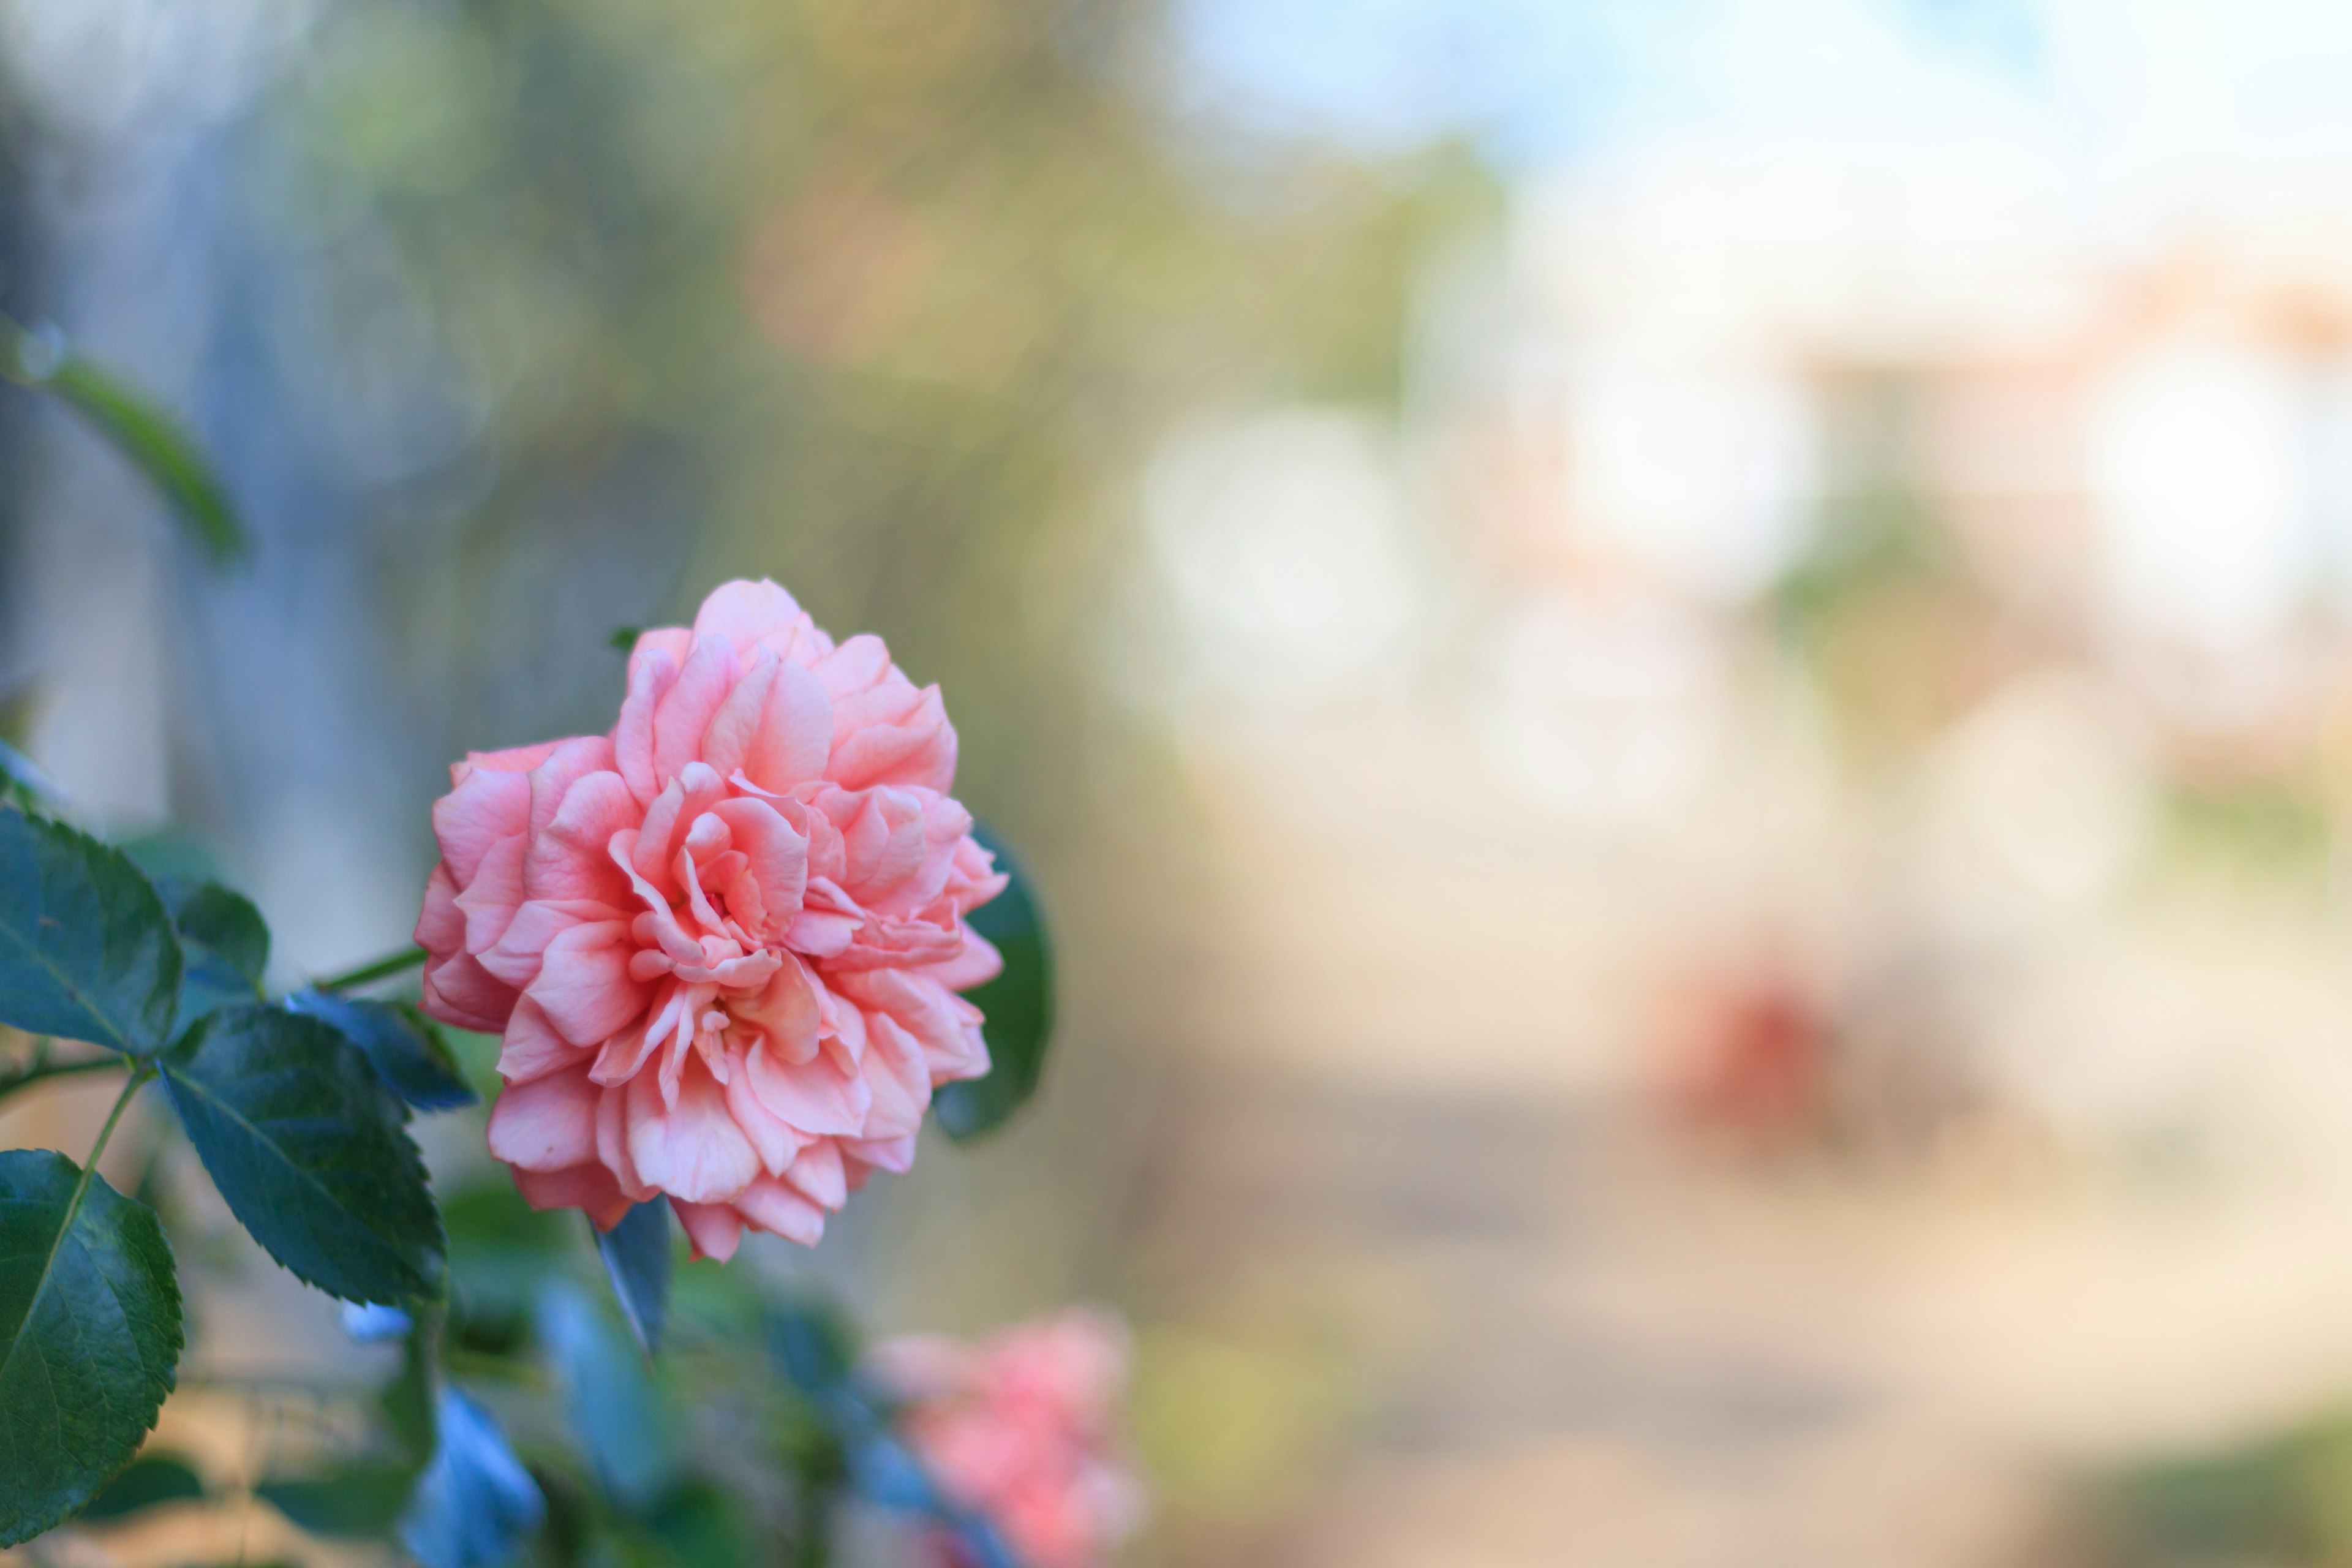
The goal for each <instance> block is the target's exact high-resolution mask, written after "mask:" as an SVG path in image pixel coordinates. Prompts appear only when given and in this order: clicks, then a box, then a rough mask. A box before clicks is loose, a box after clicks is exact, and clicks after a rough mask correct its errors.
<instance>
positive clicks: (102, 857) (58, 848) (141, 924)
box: [0, 806, 181, 1056]
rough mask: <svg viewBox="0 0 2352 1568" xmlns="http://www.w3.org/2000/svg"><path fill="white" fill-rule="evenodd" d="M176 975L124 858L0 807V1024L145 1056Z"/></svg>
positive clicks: (157, 1035) (161, 916) (159, 913)
mask: <svg viewBox="0 0 2352 1568" xmlns="http://www.w3.org/2000/svg"><path fill="white" fill-rule="evenodd" d="M180 967H181V960H180V943H179V939H178V938H177V937H175V936H173V932H172V920H171V916H170V914H169V913H168V912H167V911H166V910H164V908H163V900H162V899H161V898H159V897H157V896H156V892H155V889H153V888H152V886H150V885H149V883H148V881H147V879H146V878H145V877H144V876H142V875H141V874H140V871H139V868H138V867H136V866H134V865H132V864H131V861H130V859H129V858H127V857H125V856H124V855H123V854H122V853H121V851H120V850H117V849H111V848H109V847H107V846H105V845H103V844H100V842H99V841H98V840H97V839H95V838H92V837H89V835H88V834H86V833H78V832H76V831H75V830H74V829H72V828H70V827H68V826H64V825H63V824H61V823H55V822H47V821H44V820H42V819H41V818H39V817H36V816H26V815H25V814H24V813H23V812H20V811H16V810H14V809H12V808H9V807H5V806H0V1024H14V1025H15V1026H16V1027H18V1028H20V1029H23V1030H25V1031H26V1033H27V1034H35V1035H61V1036H64V1037H66V1038H68V1039H74V1040H89V1041H90V1042H92V1043H93V1044H96V1045H100V1046H105V1047H109V1048H110V1049H112V1050H118V1051H122V1052H125V1053H127V1054H129V1055H131V1056H146V1055H150V1054H152V1053H153V1052H155V1051H159V1050H161V1049H163V1046H164V1044H165V1043H166V1042H167V1041H168V1040H169V1039H170V1038H171V1030H172V1015H173V1009H174V1007H175V1006H176V1005H177V1003H178V997H179V990H180Z"/></svg>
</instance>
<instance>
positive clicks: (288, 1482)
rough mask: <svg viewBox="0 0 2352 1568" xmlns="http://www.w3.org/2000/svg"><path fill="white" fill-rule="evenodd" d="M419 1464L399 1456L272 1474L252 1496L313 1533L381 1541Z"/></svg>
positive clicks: (404, 1500)
mask: <svg viewBox="0 0 2352 1568" xmlns="http://www.w3.org/2000/svg"><path fill="white" fill-rule="evenodd" d="M416 1473H417V1467H416V1466H415V1465H410V1464H403V1463H402V1462H401V1461H399V1460H397V1459H356V1460H353V1461H352V1462H351V1463H349V1464H346V1465H339V1466H337V1467H335V1468H332V1469H331V1470H326V1471H322V1472H320V1473H319V1474H317V1475H310V1476H274V1477H272V1478H270V1479H268V1480H266V1481H263V1482H261V1483H260V1484H259V1485H258V1486H257V1487H255V1488H254V1489H253V1495H254V1496H256V1497H257V1498H259V1499H260V1500H262V1501H264V1502H266V1503H268V1505H269V1506H270V1507H272V1508H274V1509H276V1510H278V1512H280V1513H282V1514H284V1515H285V1516H286V1517H287V1518H288V1519H289V1520H292V1521H294V1522H295V1523H296V1524H298V1525H300V1526H301V1527H302V1528H303V1529H304V1530H307V1531H310V1533H311V1534H313V1535H327V1536H344V1537H352V1538H357V1539H360V1540H366V1541H383V1540H385V1539H386V1538H388V1537H389V1536H390V1535H391V1534H392V1527H393V1526H394V1525H395V1524H397V1523H398V1522H399V1521H400V1510H402V1509H403V1508H404V1507H406V1506H407V1503H408V1497H409V1493H410V1492H411V1491H412V1490H413V1489H415V1485H416Z"/></svg>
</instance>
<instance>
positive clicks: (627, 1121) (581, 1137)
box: [416, 582, 1006, 1258]
mask: <svg viewBox="0 0 2352 1568" xmlns="http://www.w3.org/2000/svg"><path fill="white" fill-rule="evenodd" d="M955 763H956V736H955V731H954V729H953V728H951V727H950V725H949V723H948V719H947V713H946V711H945V710H944V709H942V708H941V706H940V693H939V689H938V688H937V687H925V688H923V689H917V688H916V687H915V686H914V685H913V683H911V682H910V681H908V679H907V678H906V677H905V676H904V675H901V674H900V673H899V672H898V667H897V666H895V665H894V664H892V663H891V662H890V656H889V653H888V651H887V649H886V648H885V647H883V646H882V643H881V640H880V639H879V638H877V637H851V638H850V639H849V640H848V641H847V642H845V643H842V644H840V645H839V646H837V647H836V646H835V643H834V641H833V639H832V638H831V637H827V636H826V635H825V634H824V632H822V631H820V630H818V629H817V627H816V626H815V624H814V622H812V621H811V620H810V619H809V617H808V616H807V614H806V613H805V612H804V611H803V610H802V609H801V607H800V606H799V605H796V604H794V603H793V598H792V595H789V594H787V593H785V592H784V591H783V590H782V588H779V587H778V586H776V585H775V584H773V583H768V582H760V583H741V582H738V583H730V584H726V585H725V586H723V587H721V588H719V589H718V590H717V591H716V592H714V593H712V594H711V595H710V596H709V598H708V599H706V600H704V601H703V604H702V609H701V612H700V613H699V614H698V615H697V616H695V621H694V626H693V627H692V629H691V630H689V629H687V628H685V627H678V626H672V627H666V628H663V629H661V630H658V631H649V632H646V634H645V635H644V636H642V637H639V638H638V639H637V642H636V647H635V651H634V652H633V653H631V654H630V656H629V673H628V696H627V698H626V700H624V702H623V703H622V705H621V716H620V722H619V723H617V724H616V725H614V729H613V732H612V733H611V734H609V735H587V736H581V737H579V738H576V739H573V740H568V741H550V742H546V743H545V744H542V745H537V746H524V747H520V748H518V749H516V750H514V751H509V752H475V753H473V754H471V755H469V756H467V758H466V760H465V761H464V762H462V763H457V764H456V765H454V766H453V767H452V768H451V769H450V770H449V773H450V779H451V782H452V784H453V787H452V788H451V790H450V792H449V793H448V794H447V795H444V796H443V797H442V798H441V799H440V800H439V801H438V802H436V804H435V805H434V807H433V831H434V835H435V837H436V838H438V839H439V841H440V845H441V863H440V864H439V865H438V866H436V868H434V870H433V875H432V878H431V879H430V880H429V881H428V882H427V883H426V884H425V911H424V914H423V915H422V917H420V918H419V920H418V921H417V922H416V940H417V942H418V943H419V944H420V945H421V946H423V947H424V948H425V950H426V952H428V953H429V954H430V958H429V960H428V962H427V963H426V964H425V1010H426V1011H427V1012H429V1013H431V1014H432V1015H433V1016H435V1017H436V1018H440V1019H442V1020H444V1021H446V1022H447V1023H450V1024H454V1025H457V1026H458V1027H460V1028H467V1029H479V1030H485V1031H489V1032H494V1033H498V1034H500V1035H502V1036H503V1037H504V1045H503V1047H502V1048H501V1049H500V1051H499V1077H501V1078H502V1079H505V1080H506V1088H505V1089H504V1090H503V1092H501V1093H500V1094H499V1100H498V1105H497V1107H496V1109H494V1110H492V1111H491V1113H490V1132H489V1142H490V1152H491V1153H493V1154H495V1155H496V1156H497V1157H498V1158H499V1159H500V1160H503V1161H505V1162H506V1163H508V1164H509V1166H511V1167H512V1168H513V1171H514V1177H515V1183H516V1185H517V1186H519V1187H520V1189H521V1191H522V1195H523V1196H524V1197H525V1198H526V1199H528V1200H529V1201H530V1204H531V1205H532V1206H533V1207H536V1208H563V1207H571V1208H581V1209H585V1210H586V1211H587V1212H588V1214H589V1215H590V1216H591V1217H592V1218H593V1220H594V1221H595V1222H596V1224H597V1225H598V1226H604V1227H610V1226H613V1225H614V1224H616V1223H617V1222H618V1221H619V1220H620V1218H621V1216H622V1215H624V1214H625V1213H626V1212H627V1211H628V1209H629V1206H630V1205H632V1204H635V1203H641V1202H644V1201H646V1200H647V1199H649V1198H652V1197H655V1196H656V1195H667V1197H668V1198H669V1200H670V1203H671V1205H673V1206H674V1207H675V1208H676V1209H677V1215H678V1218H679V1220H680V1221H681V1222H682V1223H683V1224H684V1225H685V1226H686V1230H687V1234H688V1236H689V1237H692V1239H693V1242H694V1247H695V1250H696V1253H697V1254H698V1256H707V1257H711V1258H727V1257H730V1256H731V1255H732V1254H733V1252H734V1250H735V1247H736V1243H737V1242H738V1241H739V1240H740V1237H741V1233H742V1227H743V1226H751V1228H753V1229H754V1230H764V1231H772V1232H773V1233H775V1234H776V1235H779V1236H787V1237H792V1238H793V1240H795V1241H799V1242H804V1243H814V1241H815V1240H816V1239H817V1237H819V1236H821V1235H823V1234H824V1217H825V1214H826V1211H828V1210H834V1209H838V1208H839V1207H840V1206H841V1205H842V1203H843V1202H844V1201H845V1198H846V1197H847V1195H848V1194H849V1193H850V1192H851V1191H852V1190H853V1189H855V1188H856V1187H857V1186H858V1185H859V1184H862V1183H863V1182H864V1181H865V1179H866V1175H867V1174H868V1173H870V1172H872V1171H873V1170H875V1169H877V1168H879V1169H882V1170H888V1171H904V1170H906V1169H907V1167H908V1164H909V1163H911V1162H912V1161H913V1159H914V1155H915V1134H916V1131H917V1130H918V1129H919V1127H920V1125H921V1123H922V1119H923V1111H924V1110H925V1108H926V1107H927V1106H928V1105H929V1103H930V1098H931V1089H932V1088H933V1087H934V1086H935V1085H937V1084H940V1083H944V1082H946V1081H947V1080H949V1079H965V1078H977V1077H979V1076H980V1075H982V1073H985V1072H986V1071H987V1070H988V1051H987V1048H986V1047H984V1046H983V1045H982V1043H981V1036H980V1023H981V1016H980V1012H979V1010H978V1009H977V1008H975V1007H973V1006H972V1005H971V1004H970V1003H968V1002H966V1001H964V1000H963V998H962V997H961V996H959V995H958V994H957V993H958V992H960V991H963V990H965V989H968V988H969V987H971V986H974V985H977V984H981V983H982V982H983V981H985V980H988V979H989V978H991V977H992V976H993V975H994V974H995V973H997V970H998V969H999V968H1000V967H1001V964H1000V961H999V959H998V958H997V955H996V952H995V950H994V949H993V948H992V947H990V946H989V944H988V943H987V942H986V941H984V940H983V939H982V938H981V937H980V936H978V935H977V934H975V933H974V932H972V931H971V930H969V929H968V928H967V927H966V926H965V924H964V917H965V916H966V915H967V914H969V913H970V912H971V910H973V909H974V908H976V907H977V906H979V905H981V904H983V903H985V902H987V901H988V900H990V899H992V898H994V897H995V896H996V894H997V893H998V892H999V891H1000V890H1002V889H1003V887H1004V885H1005V881H1006V879H1005V878H1004V877H1003V876H1001V875H999V874H997V873H996V872H995V870H994V866H993V861H992V857H991V856H990V855H989V853H988V852H987V851H986V850H984V849H982V847H980V845H979V844H978V843H976V842H975V841H974V840H973V839H972V837H971V814H970V813H968V812H966V811H965V810H964V808H963V807H962V806H961V805H957V804H956V803H955V801H954V800H953V799H951V798H950V796H949V795H948V790H949V788H950V786H951V785H952V784H953V783H954V780H955Z"/></svg>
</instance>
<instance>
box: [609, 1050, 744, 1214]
mask: <svg viewBox="0 0 2352 1568" xmlns="http://www.w3.org/2000/svg"><path fill="white" fill-rule="evenodd" d="M626 1092H627V1094H628V1097H629V1098H628V1135H629V1158H630V1159H631V1160H632V1161H634V1162H635V1164H636V1167H637V1174H638V1175H639V1176H640V1177H642V1178H643V1179H644V1180H645V1181H646V1182H648V1183H650V1184H653V1185H654V1186H656V1187H659V1188H660V1189H661V1190H662V1191H663V1192H666V1193H667V1194H669V1195H670V1196H671V1197H673V1198H680V1199H683V1200H685V1201H686V1202H688V1203H695V1204H712V1203H725V1202H727V1201H728V1200H730V1199H731V1198H733V1197H734V1196H735V1194H738V1193H740V1192H741V1191H742V1190H743V1189H744V1188H745V1187H746V1186H748V1185H750V1184H751V1179H752V1178H753V1177H754V1176H757V1175H758V1174H759V1173H760V1156H759V1154H758V1153H757V1152H755V1151H754V1150H753V1149H752V1147H751V1140H750V1139H748V1138H746V1137H744V1136H743V1131H742V1129H740V1128H739V1127H737V1126H736V1125H735V1119H734V1118H733V1117H731V1116H730V1115H728V1114H727V1093H726V1090H725V1089H721V1088H720V1087H719V1080H718V1079H714V1078H712V1077H711V1076H710V1072H709V1069H708V1068H705V1067H703V1066H702V1062H701V1058H699V1057H690V1058H688V1061H687V1065H686V1071H685V1074H684V1076H683V1077H682V1079H681V1080H680V1082H679V1084H678V1091H677V1104H676V1105H674V1106H665V1105H664V1104H663V1103H662V1095H661V1090H660V1088H659V1086H658V1085H656V1084H655V1083H654V1082H652V1081H651V1080H650V1077H649V1075H647V1074H644V1073H640V1074H639V1075H638V1076H637V1077H635V1078H634V1079H631V1080H630V1081H629V1087H628V1089H627V1091H626Z"/></svg>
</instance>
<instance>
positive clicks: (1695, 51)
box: [1182, 0, 2352, 203]
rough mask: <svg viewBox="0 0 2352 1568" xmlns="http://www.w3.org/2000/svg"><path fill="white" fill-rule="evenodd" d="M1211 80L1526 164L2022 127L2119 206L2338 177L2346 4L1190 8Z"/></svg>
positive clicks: (2350, 57) (1242, 102)
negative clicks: (2327, 174) (1684, 139)
mask: <svg viewBox="0 0 2352 1568" xmlns="http://www.w3.org/2000/svg"><path fill="white" fill-rule="evenodd" d="M1182 32H1183V37H1184V40H1185V45H1186V52H1187V55H1188V58H1190V59H1191V60H1192V64H1193V67H1194V68H1195V69H1196V70H1197V71H1198V73H1199V77H1200V81H1201V89H1202V91H1203V92H1204V93H1206V94H1208V95H1210V96H1212V97H1215V98H1218V99H1220V100H1223V101H1225V102H1226V103H1227V104H1228V105H1229V106H1232V107H1243V108H1246V109H1248V110H1251V111H1253V112H1255V114H1256V115H1257V116H1259V117H1261V118H1262V119H1263V121H1265V122H1266V123H1268V124H1272V125H1283V124H1288V125H1291V126H1294V127H1296V128H1297V129H1299V130H1302V131H1311V132H1315V133H1318V134H1321V135H1329V136H1336V137H1339V138H1341V139H1344V140H1346V141H1349V142H1353V143H1356V144H1358V145H1360V146H1363V147H1366V148H1371V149H1381V150H1392V149H1396V148H1400V147H1406V146H1411V145H1412V144H1414V143H1416V142H1423V141H1426V140H1429V139H1432V138H1434V137H1438V136H1444V135H1448V134H1466V135H1468V136H1470V137H1473V138H1475V141H1476V142H1478V143H1479V144H1480V145H1481V147H1482V148H1484V149H1485V150H1486V152H1487V153H1489V154H1490V155H1492V156H1493V157H1495V158H1496V160H1497V161H1499V162H1500V163H1503V164H1504V165H1506V166H1507V167H1511V168H1516V169H1518V170H1521V171H1525V170H1528V169H1531V168H1538V167H1542V166H1545V165H1549V164H1554V163H1559V162H1561V161H1563V160H1568V159H1576V158H1586V157H1593V156H1599V155H1604V154H1607V153H1610V152H1612V151H1613V150H1616V149H1619V148H1622V147H1623V146H1625V145H1627V144H1629V143H1636V142H1642V141H1644V140H1648V139H1654V138H1658V137H1663V136H1673V135H1683V134H1689V133H1693V132H1715V133H1727V132H1739V133H1755V132H1794V131H1813V132H1844V133H1849V134H1858V133H1859V132H1864V131H1865V130H1866V131H1868V132H1870V133H1871V135H1872V137H1873V138H1876V137H1878V136H1882V135H1893V136H1895V137H1897V138H1899V139H1901V140H1903V141H1905V142H1936V141H1946V140H1948V139H1951V138H1955V137H1981V136H1984V135H1988V134H1995V135H2000V136H2002V137H2004V138H2011V137H2021V138H2027V139H2030V140H2032V141H2033V142H2036V143H2037V144H2038V145H2039V147H2040V148H2041V149H2042V151H2043V152H2045V153H2048V154H2050V155H2051V156H2053V157H2054V158H2056V159H2057V160H2059V161H2060V162H2062V163H2064V164H2065V165H2067V166H2068V167H2069V168H2070V169H2071V170H2072V171H2073V172H2074V174H2077V175H2079V176H2082V177H2084V178H2086V179H2092V180H2095V181H2096V182H2098V183H2099V184H2103V185H2105V187H2107V188H2108V189H2110V190H2112V191H2113V192H2114V193H2115V194H2116V195H2118V196H2123V195H2136V196H2138V197H2140V198H2141V199H2143V200H2151V201H2156V202H2159V203H2170V202H2182V201H2193V200H2196V199H2198V198H2199V197H2200V196H2203V197H2209V198H2218V197H2223V196H2226V195H2228V194H2229V192H2230V190H2231V187H2232V186H2234V185H2235V184H2237V182H2238V180H2239V177H2240V176H2242V174H2245V173H2246V172H2248V171H2249V170H2250V169H2251V168H2252V166H2253V165H2255V164H2256V163H2266V162H2269V161H2270V160H2273V159H2275V158H2280V157H2282V156H2284V162H2285V163H2286V164H2287V165H2288V166H2289V170H2290V171H2291V170H2292V169H2293V168H2294V167H2298V166H2305V167H2307V166H2308V165H2309V164H2310V163H2312V162H2315V161H2316V162H2323V163H2328V164H2330V165H2336V164H2339V163H2341V161H2342V160H2343V158H2344V157H2345V154H2346V152H2347V148H2352V105H2347V100H2346V99H2345V96H2344V94H2343V91H2342V82H2343V77H2344V70H2345V67H2346V65H2347V61H2352V9H2347V8H2346V7H2344V6H2342V5H2333V4H2330V3H2329V0H2239V3H2232V4H2221V3H2216V0H2201V3H2200V0H1659V3H1656V4H1644V5H1624V4H1615V3H1609V0H1601V3H1593V0H1551V3H1547V0H1482V3H1479V4H1472V5H1465V4H1461V3H1459V0H1191V3H1190V4H1189V5H1187V6H1186V7H1185V8H1184V11H1183V13H1182Z"/></svg>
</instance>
